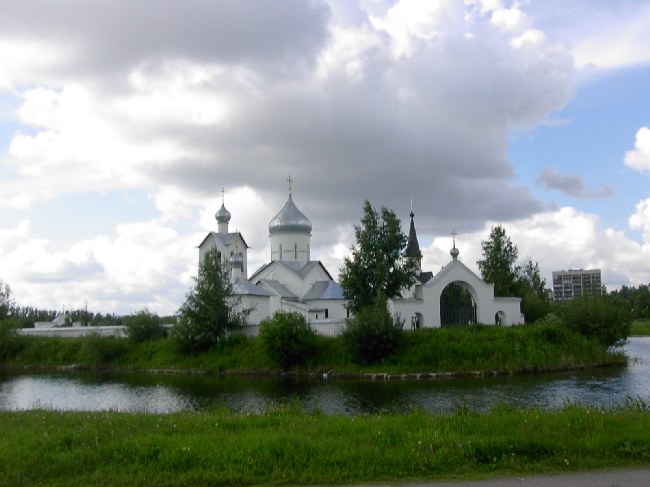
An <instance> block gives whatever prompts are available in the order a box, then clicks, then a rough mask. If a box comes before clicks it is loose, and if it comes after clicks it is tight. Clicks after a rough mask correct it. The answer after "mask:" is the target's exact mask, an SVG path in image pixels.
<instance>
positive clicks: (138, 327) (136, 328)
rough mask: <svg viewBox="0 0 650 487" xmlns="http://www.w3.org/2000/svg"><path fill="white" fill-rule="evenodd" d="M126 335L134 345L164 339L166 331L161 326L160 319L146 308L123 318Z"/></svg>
mask: <svg viewBox="0 0 650 487" xmlns="http://www.w3.org/2000/svg"><path fill="white" fill-rule="evenodd" d="M124 326H126V335H127V336H128V337H129V339H130V340H131V341H133V342H135V343H140V342H144V341H147V340H156V339H159V338H165V337H166V336H167V330H166V329H165V327H163V326H162V323H161V322H160V317H158V316H157V315H155V314H153V313H151V312H149V311H148V310H147V309H146V308H145V309H143V310H141V311H138V312H137V313H135V314H133V315H130V316H127V317H125V318H124Z"/></svg>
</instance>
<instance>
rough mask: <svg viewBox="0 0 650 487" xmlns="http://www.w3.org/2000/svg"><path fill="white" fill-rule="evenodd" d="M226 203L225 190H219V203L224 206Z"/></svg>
mask: <svg viewBox="0 0 650 487" xmlns="http://www.w3.org/2000/svg"><path fill="white" fill-rule="evenodd" d="M225 202H226V190H225V189H224V188H221V203H223V204H225Z"/></svg>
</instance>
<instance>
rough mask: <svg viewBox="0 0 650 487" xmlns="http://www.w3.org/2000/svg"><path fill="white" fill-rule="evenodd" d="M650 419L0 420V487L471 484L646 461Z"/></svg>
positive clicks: (593, 412)
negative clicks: (484, 479) (467, 481)
mask: <svg viewBox="0 0 650 487" xmlns="http://www.w3.org/2000/svg"><path fill="white" fill-rule="evenodd" d="M648 431H650V413H649V412H648V407H647V405H644V404H638V403H637V404H631V405H629V406H627V407H622V408H620V409H617V410H614V411H604V410H600V409H587V408H582V407H576V406H566V407H564V408H562V409H559V410H556V411H540V410H516V409H512V408H510V407H505V406H501V407H497V408H496V409H494V410H493V411H491V412H489V413H471V412H468V411H466V410H460V411H458V412H457V413H455V414H452V415H438V416H431V415H427V414H424V413H421V412H413V413H410V414H401V415H372V416H335V417H328V416H324V415H322V414H307V413H304V412H301V411H298V410H293V409H286V410H278V411H272V412H268V413H263V414H259V415H256V414H233V413H229V412H225V411H212V412H204V413H178V414H170V415H147V414H123V413H113V412H100V413H70V412H53V411H29V412H2V413H0V473H1V475H0V486H17V485H41V486H86V485H93V486H98V487H99V486H113V485H114V486H124V485H138V486H165V485H178V486H184V485H187V486H193V487H194V486H198V485H217V484H218V485H259V484H263V485H267V484H293V485H295V484H300V485H303V484H330V483H334V484H336V483H357V482H394V481H406V480H432V479H468V478H481V477H489V476H497V475H499V476H503V475H524V474H533V473H542V472H544V473H548V472H568V471H577V470H588V469H603V468H619V467H631V466H640V465H645V466H647V465H650V435H648Z"/></svg>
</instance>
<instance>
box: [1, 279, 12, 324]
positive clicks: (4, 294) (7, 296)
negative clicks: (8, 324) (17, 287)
mask: <svg viewBox="0 0 650 487" xmlns="http://www.w3.org/2000/svg"><path fill="white" fill-rule="evenodd" d="M13 307H14V301H13V299H12V298H11V288H10V287H9V284H7V283H5V282H3V281H1V280H0V321H2V320H4V319H6V318H7V317H8V316H9V314H10V313H11V311H12V310H13Z"/></svg>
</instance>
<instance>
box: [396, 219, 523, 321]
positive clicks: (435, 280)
mask: <svg viewBox="0 0 650 487" xmlns="http://www.w3.org/2000/svg"><path fill="white" fill-rule="evenodd" d="M413 216H414V215H413V212H411V231H410V232H409V240H411V238H412V236H413V235H415V226H414V223H413ZM416 242H417V241H416ZM411 246H412V245H411V242H409V247H407V248H411ZM417 251H418V252H419V248H418V249H417ZM411 252H412V253H413V255H416V253H415V251H413V250H411ZM450 254H451V257H452V260H451V262H449V263H448V264H447V265H445V266H444V267H443V268H442V269H441V270H440V272H438V273H437V274H435V275H433V273H431V272H421V271H419V272H418V280H417V282H416V284H415V286H414V287H413V288H412V289H410V290H409V292H408V293H405V294H407V295H406V296H405V297H404V298H402V299H393V300H392V301H391V302H390V305H391V308H392V311H393V312H395V313H399V314H400V315H401V316H402V318H404V319H405V320H406V322H407V323H408V321H409V319H410V318H409V317H412V316H418V315H419V316H421V317H422V318H421V322H422V323H423V324H424V325H423V326H425V327H427V328H437V327H440V326H442V325H443V324H450V321H449V320H450V319H451V318H452V317H450V316H449V309H446V308H445V299H444V296H443V293H444V292H445V289H448V288H449V287H452V288H453V287H459V286H460V287H461V288H462V289H463V290H465V291H466V292H467V293H468V294H469V296H470V297H471V300H472V303H471V305H470V306H471V307H472V308H473V309H472V310H471V311H470V310H469V308H468V309H466V310H465V311H463V312H462V313H463V314H462V315H459V317H460V318H461V319H462V320H463V322H464V323H469V322H472V323H484V324H494V323H498V324H500V325H506V326H509V325H514V324H518V323H523V322H524V316H523V314H522V313H521V310H520V304H521V298H498V297H495V296H494V284H490V283H486V282H484V281H483V280H482V279H481V278H480V277H479V276H477V275H476V274H474V272H472V271H471V270H470V269H469V268H468V267H467V266H466V265H465V264H463V263H462V262H461V261H460V260H458V255H459V254H460V252H459V250H458V249H457V248H456V239H455V235H454V242H453V248H452V249H451V251H450ZM408 295H410V296H408ZM470 313H471V314H470Z"/></svg>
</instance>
